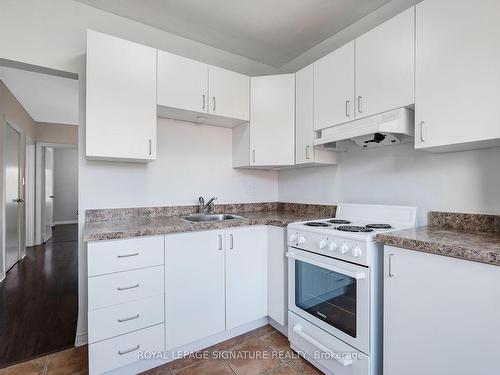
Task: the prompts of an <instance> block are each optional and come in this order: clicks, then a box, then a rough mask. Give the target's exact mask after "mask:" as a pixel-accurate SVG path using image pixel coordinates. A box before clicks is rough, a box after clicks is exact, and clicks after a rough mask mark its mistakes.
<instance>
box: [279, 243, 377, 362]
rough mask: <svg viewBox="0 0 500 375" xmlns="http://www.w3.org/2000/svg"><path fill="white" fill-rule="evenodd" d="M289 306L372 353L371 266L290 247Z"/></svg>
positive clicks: (346, 340)
mask: <svg viewBox="0 0 500 375" xmlns="http://www.w3.org/2000/svg"><path fill="white" fill-rule="evenodd" d="M286 255H287V257H288V309H289V310H290V311H292V312H294V313H296V314H297V315H299V316H301V317H303V318H304V319H306V320H308V321H309V322H311V323H313V324H315V325H316V326H318V327H320V328H322V329H323V330H325V331H327V332H328V333H330V334H332V335H334V336H335V337H337V338H339V339H340V340H342V341H344V342H346V343H347V344H349V345H351V346H353V347H354V348H356V349H358V350H360V351H362V352H364V353H365V354H369V346H370V343H369V336H370V274H369V269H368V268H367V267H363V266H358V265H355V264H351V263H348V262H344V261H341V260H338V259H333V258H329V257H326V256H322V255H318V254H314V253H310V252H307V251H303V250H299V249H296V248H292V247H289V248H288V252H287V254H286Z"/></svg>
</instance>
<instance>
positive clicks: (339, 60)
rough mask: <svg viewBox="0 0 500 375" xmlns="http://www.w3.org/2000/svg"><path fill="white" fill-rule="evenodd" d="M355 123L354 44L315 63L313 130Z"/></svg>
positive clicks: (341, 48) (349, 44)
mask: <svg viewBox="0 0 500 375" xmlns="http://www.w3.org/2000/svg"><path fill="white" fill-rule="evenodd" d="M353 119H354V42H351V43H348V44H346V45H345V46H343V47H340V48H339V49H337V50H335V51H333V52H332V53H330V54H329V55H327V56H325V57H323V58H322V59H320V60H318V61H316V62H315V63H314V129H316V130H319V129H323V128H327V127H329V126H333V125H338V124H342V123H344V122H348V121H351V120H353Z"/></svg>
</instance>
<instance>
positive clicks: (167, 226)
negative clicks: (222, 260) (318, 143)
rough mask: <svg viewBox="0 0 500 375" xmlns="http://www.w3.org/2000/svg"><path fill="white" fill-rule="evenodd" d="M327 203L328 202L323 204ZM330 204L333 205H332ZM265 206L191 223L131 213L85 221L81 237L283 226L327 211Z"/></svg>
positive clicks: (321, 214)
mask: <svg viewBox="0 0 500 375" xmlns="http://www.w3.org/2000/svg"><path fill="white" fill-rule="evenodd" d="M326 207H328V206H326ZM332 207H333V206H332ZM303 211H304V212H303V213H301V212H298V210H286V211H281V210H265V211H258V212H225V213H233V214H236V215H240V216H243V217H245V219H241V220H228V221H223V222H205V223H190V222H188V221H186V220H183V219H181V218H180V217H176V216H173V217H133V218H127V219H123V220H120V219H115V220H107V221H88V222H87V223H86V224H85V230H84V234H83V240H84V241H102V240H111V239H119V238H131V237H140V236H151V235H157V234H169V233H181V232H196V231H202V230H212V229H222V228H231V227H238V226H247V225H275V226H281V227H285V226H287V225H288V224H289V223H291V222H294V221H302V220H314V219H321V218H325V217H334V216H335V215H334V214H330V215H328V214H327V213H325V211H324V210H323V211H317V212H311V210H303Z"/></svg>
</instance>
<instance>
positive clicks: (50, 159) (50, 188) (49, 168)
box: [43, 147, 54, 242]
mask: <svg viewBox="0 0 500 375" xmlns="http://www.w3.org/2000/svg"><path fill="white" fill-rule="evenodd" d="M44 199H45V235H44V238H43V239H44V242H45V241H48V240H49V239H50V238H51V237H52V223H53V216H54V149H53V148H50V147H47V148H45V197H44Z"/></svg>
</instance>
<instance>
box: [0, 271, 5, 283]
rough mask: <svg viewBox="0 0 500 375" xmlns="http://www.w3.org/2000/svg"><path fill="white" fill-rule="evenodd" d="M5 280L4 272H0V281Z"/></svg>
mask: <svg viewBox="0 0 500 375" xmlns="http://www.w3.org/2000/svg"><path fill="white" fill-rule="evenodd" d="M4 280H5V273H3V272H2V273H1V274H0V283H1V282H2V281H4Z"/></svg>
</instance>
